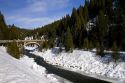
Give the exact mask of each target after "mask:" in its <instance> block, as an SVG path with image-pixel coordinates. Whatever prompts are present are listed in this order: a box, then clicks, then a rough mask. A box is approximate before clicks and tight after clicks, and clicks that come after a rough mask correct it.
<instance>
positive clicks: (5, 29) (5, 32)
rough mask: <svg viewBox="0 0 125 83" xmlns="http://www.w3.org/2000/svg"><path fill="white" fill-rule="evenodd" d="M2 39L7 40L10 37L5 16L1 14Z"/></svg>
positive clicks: (0, 29) (0, 30)
mask: <svg viewBox="0 0 125 83" xmlns="http://www.w3.org/2000/svg"><path fill="white" fill-rule="evenodd" d="M0 32H1V33H0V35H1V37H0V39H3V40H7V39H8V35H9V30H8V27H7V25H6V23H5V20H4V16H3V15H2V14H1V13H0Z"/></svg>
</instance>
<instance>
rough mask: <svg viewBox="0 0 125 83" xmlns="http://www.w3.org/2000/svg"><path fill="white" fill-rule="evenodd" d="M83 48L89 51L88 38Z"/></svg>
mask: <svg viewBox="0 0 125 83" xmlns="http://www.w3.org/2000/svg"><path fill="white" fill-rule="evenodd" d="M83 48H84V49H85V50H88V49H89V41H88V39H87V38H86V39H85V40H84V44H83Z"/></svg>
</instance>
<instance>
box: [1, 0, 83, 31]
mask: <svg viewBox="0 0 125 83" xmlns="http://www.w3.org/2000/svg"><path fill="white" fill-rule="evenodd" d="M80 5H84V0H0V11H1V13H2V14H3V15H4V17H5V20H6V23H7V24H8V25H9V24H10V25H12V24H15V25H16V26H18V27H20V28H26V29H34V28H37V27H41V26H44V25H46V24H49V23H52V22H53V21H56V20H59V19H61V18H62V17H63V16H65V15H66V14H71V12H72V9H73V7H75V8H78V7H79V6H80Z"/></svg>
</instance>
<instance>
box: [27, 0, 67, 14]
mask: <svg viewBox="0 0 125 83" xmlns="http://www.w3.org/2000/svg"><path fill="white" fill-rule="evenodd" d="M27 4H28V5H27V7H26V8H25V9H26V10H28V11H31V12H46V11H49V10H57V9H61V8H65V7H67V6H68V4H69V0H27Z"/></svg>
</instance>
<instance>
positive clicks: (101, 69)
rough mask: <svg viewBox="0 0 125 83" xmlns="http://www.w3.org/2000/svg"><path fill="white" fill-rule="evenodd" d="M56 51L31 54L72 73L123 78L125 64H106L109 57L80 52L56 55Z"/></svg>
mask: <svg viewBox="0 0 125 83" xmlns="http://www.w3.org/2000/svg"><path fill="white" fill-rule="evenodd" d="M56 49H57V48H56ZM57 52H58V50H55V51H53V49H51V50H50V49H49V50H47V51H45V52H37V51H36V52H33V53H34V54H36V55H39V56H41V57H43V58H44V59H45V61H47V62H48V63H51V64H53V65H58V66H61V67H64V68H70V69H71V70H73V71H84V72H85V73H88V74H96V75H101V76H105V77H110V78H118V79H124V78H125V62H118V63H117V64H116V63H114V62H109V63H106V62H107V61H108V60H110V59H111V57H110V56H106V57H104V58H101V57H98V56H96V55H95V53H92V52H89V51H82V50H74V51H73V53H66V52H62V53H59V54H57Z"/></svg>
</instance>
